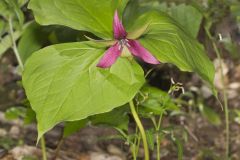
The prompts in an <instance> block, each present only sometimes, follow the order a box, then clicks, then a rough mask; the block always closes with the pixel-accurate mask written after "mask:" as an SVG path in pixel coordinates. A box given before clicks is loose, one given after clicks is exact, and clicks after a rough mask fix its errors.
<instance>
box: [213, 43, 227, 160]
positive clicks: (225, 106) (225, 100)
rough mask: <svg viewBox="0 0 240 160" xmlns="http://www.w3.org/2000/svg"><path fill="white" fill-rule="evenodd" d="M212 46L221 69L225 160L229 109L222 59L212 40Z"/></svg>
mask: <svg viewBox="0 0 240 160" xmlns="http://www.w3.org/2000/svg"><path fill="white" fill-rule="evenodd" d="M213 48H214V50H215V52H216V53H217V57H218V60H219V62H220V70H221V83H222V85H223V101H224V111H225V112H224V113H225V125H226V126H225V127H226V144H225V145H226V146H225V148H226V153H225V154H226V155H225V156H226V160H228V159H229V140H230V139H229V137H230V136H229V109H228V98H227V90H226V87H225V84H224V73H223V63H222V60H221V56H220V53H219V50H218V48H217V46H216V44H215V43H214V42H213Z"/></svg>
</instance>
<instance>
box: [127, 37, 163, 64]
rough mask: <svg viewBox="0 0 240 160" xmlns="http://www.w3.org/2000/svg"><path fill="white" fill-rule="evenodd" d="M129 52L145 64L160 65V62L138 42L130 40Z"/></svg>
mask: <svg viewBox="0 0 240 160" xmlns="http://www.w3.org/2000/svg"><path fill="white" fill-rule="evenodd" d="M128 44H129V46H128V49H129V51H130V52H131V53H132V54H133V55H134V56H136V57H139V58H141V59H142V60H143V61H144V62H147V63H150V64H159V61H158V60H157V59H156V58H155V57H154V56H153V55H152V54H151V53H150V52H149V51H148V50H147V49H145V48H144V47H143V46H142V45H141V44H140V43H139V42H138V41H135V40H129V42H128Z"/></svg>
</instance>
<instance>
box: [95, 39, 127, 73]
mask: <svg viewBox="0 0 240 160" xmlns="http://www.w3.org/2000/svg"><path fill="white" fill-rule="evenodd" d="M121 52H122V49H119V45H118V43H116V44H114V45H113V46H112V47H110V48H109V49H108V50H107V51H106V52H105V54H104V56H103V57H102V58H101V60H100V61H99V63H98V64H97V67H100V68H108V67H111V66H112V65H113V64H114V63H115V62H116V60H117V58H118V57H119V56H120V55H121Z"/></svg>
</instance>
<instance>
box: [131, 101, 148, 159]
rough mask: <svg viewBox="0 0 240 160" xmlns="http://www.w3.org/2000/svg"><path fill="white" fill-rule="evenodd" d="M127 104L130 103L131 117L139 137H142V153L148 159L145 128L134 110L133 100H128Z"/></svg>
mask: <svg viewBox="0 0 240 160" xmlns="http://www.w3.org/2000/svg"><path fill="white" fill-rule="evenodd" d="M129 105H130V109H131V112H132V115H133V118H134V120H135V122H136V124H137V126H138V128H139V132H140V134H141V137H142V140H143V148H144V154H145V160H150V159H149V149H148V143H147V136H146V133H145V130H144V128H143V125H142V123H141V121H140V119H139V117H138V114H137V112H136V109H135V106H134V103H133V101H130V102H129Z"/></svg>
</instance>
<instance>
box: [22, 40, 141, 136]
mask: <svg viewBox="0 0 240 160" xmlns="http://www.w3.org/2000/svg"><path fill="white" fill-rule="evenodd" d="M104 52H105V48H101V47H100V46H97V47H96V48H93V44H92V43H89V42H82V43H66V44H60V45H53V46H50V47H47V48H44V49H42V50H40V51H38V52H36V53H34V54H33V55H32V56H31V57H30V58H29V59H28V61H27V62H26V65H25V70H24V73H23V85H24V88H25V90H26V94H27V97H28V99H29V101H30V103H31V106H32V108H33V110H34V111H35V112H36V115H37V121H38V132H39V138H40V137H41V136H42V135H43V134H44V133H45V132H47V131H48V130H50V129H51V128H52V127H53V126H54V125H56V124H57V123H60V122H62V121H76V120H81V119H85V118H87V117H89V116H91V115H96V114H100V113H105V112H109V111H111V110H112V109H114V108H116V107H119V106H121V105H124V104H125V103H127V102H128V101H130V100H131V99H132V98H133V97H134V96H135V94H136V93H137V92H138V90H139V89H140V87H141V86H142V85H143V83H144V75H143V74H144V73H143V71H142V69H141V67H140V66H139V65H138V64H137V63H136V62H135V61H133V60H132V61H131V60H128V59H126V58H119V59H118V60H117V62H116V63H115V64H114V65H113V66H112V67H111V68H110V69H101V68H98V67H96V64H97V63H98V61H99V59H100V58H101V57H102V55H103V53H104Z"/></svg>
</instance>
